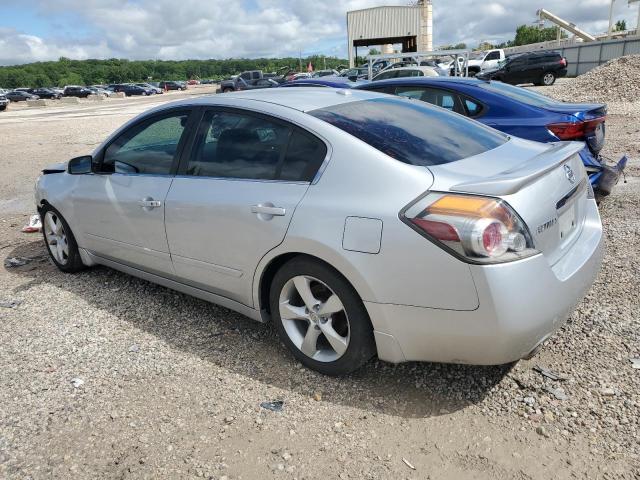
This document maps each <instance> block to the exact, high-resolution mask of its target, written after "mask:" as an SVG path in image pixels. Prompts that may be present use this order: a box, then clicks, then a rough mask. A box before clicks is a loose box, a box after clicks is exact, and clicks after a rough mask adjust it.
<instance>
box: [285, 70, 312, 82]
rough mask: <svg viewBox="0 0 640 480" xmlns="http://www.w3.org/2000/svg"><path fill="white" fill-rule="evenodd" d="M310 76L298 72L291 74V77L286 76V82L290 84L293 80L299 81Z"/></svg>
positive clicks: (309, 74)
mask: <svg viewBox="0 0 640 480" xmlns="http://www.w3.org/2000/svg"><path fill="white" fill-rule="evenodd" d="M311 77H312V75H311V73H310V72H298V73H292V74H291V75H289V76H287V78H286V80H287V81H288V82H291V81H293V80H299V79H301V78H311Z"/></svg>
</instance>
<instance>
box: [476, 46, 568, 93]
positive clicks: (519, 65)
mask: <svg viewBox="0 0 640 480" xmlns="http://www.w3.org/2000/svg"><path fill="white" fill-rule="evenodd" d="M566 75H567V59H566V58H564V57H563V56H562V55H561V54H560V53H559V52H552V51H544V52H528V53H522V54H519V55H513V56H510V57H508V58H507V59H506V60H504V61H503V62H501V63H500V64H499V65H498V66H496V68H494V69H491V70H485V71H483V72H481V73H480V74H479V75H477V76H478V78H480V79H481V80H499V81H501V82H505V83H510V84H512V85H518V84H522V83H533V84H534V85H545V86H550V85H553V84H554V83H555V81H556V78H560V77H564V76H566Z"/></svg>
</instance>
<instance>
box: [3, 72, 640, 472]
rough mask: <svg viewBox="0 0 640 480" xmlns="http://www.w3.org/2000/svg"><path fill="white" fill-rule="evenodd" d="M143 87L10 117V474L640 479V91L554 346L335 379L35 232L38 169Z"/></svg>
mask: <svg viewBox="0 0 640 480" xmlns="http://www.w3.org/2000/svg"><path fill="white" fill-rule="evenodd" d="M561 83H562V82H561ZM554 88H555V87H554ZM545 91H546V92H547V93H551V94H552V92H553V88H551V89H547V90H545ZM154 101H159V100H157V99H156V100H154ZM136 102H137V100H136V101H134V100H128V101H124V102H122V103H121V104H115V103H110V102H109V103H108V104H105V105H104V106H103V105H101V106H99V107H92V108H93V110H91V111H83V110H82V108H85V107H84V106H80V107H78V106H74V107H65V108H66V109H65V110H64V112H66V113H64V112H63V113H59V114H56V115H53V114H51V113H47V112H40V113H37V114H36V113H30V112H28V111H24V112H20V111H17V110H16V111H14V112H9V113H10V116H7V117H4V116H2V115H0V138H1V139H2V141H1V144H0V162H1V164H2V165H3V167H4V168H5V170H6V171H8V172H9V173H10V175H9V176H8V175H5V176H3V177H2V178H0V225H1V227H2V228H0V257H1V258H2V259H3V260H5V259H8V258H16V257H17V258H21V259H26V260H27V262H28V263H27V264H26V265H24V266H18V267H9V266H6V265H5V267H4V268H2V269H0V345H2V346H1V347H0V366H1V367H2V375H1V376H0V405H2V408H0V478H9V479H14V478H15V479H45V478H46V479H49V478H74V479H84V478H86V479H95V478H108V479H111V478H120V479H123V478H127V479H128V478H132V479H133V478H136V479H137V478H172V479H187V478H213V479H225V478H226V479H228V480H231V479H240V478H244V479H254V478H261V479H262V478H282V479H294V478H298V479H303V478H305V479H316V478H342V479H344V478H358V479H359V478H370V479H380V478H393V479H400V478H402V479H404V478H409V479H427V478H432V479H466V478H469V479H483V478H497V479H548V478H558V479H565V478H566V479H570V478H571V479H573V478H607V479H613V478H616V479H617V478H625V479H636V478H639V477H640V436H639V435H640V432H639V429H640V421H639V418H640V395H639V392H640V369H634V368H632V365H633V364H632V362H631V361H630V358H637V357H640V338H639V337H640V334H639V332H640V319H639V318H638V311H639V307H640V300H639V299H638V293H637V292H638V291H639V287H640V272H639V270H640V261H639V259H638V252H640V221H639V219H638V212H640V189H639V188H638V186H639V185H640V168H639V167H640V161H639V160H640V141H639V140H640V139H639V135H638V125H639V122H640V105H638V104H635V105H634V104H628V105H626V106H625V107H624V109H622V110H621V111H619V112H617V113H613V114H612V115H610V117H609V119H608V121H607V128H608V130H607V142H608V143H607V147H606V148H607V154H608V155H610V156H612V157H615V156H616V155H619V154H621V153H623V152H626V153H628V154H629V155H630V157H631V159H632V161H631V164H630V166H629V173H628V175H627V183H626V184H623V183H621V184H620V185H618V188H617V190H616V191H615V192H614V194H613V195H612V196H610V197H608V198H607V199H606V200H605V201H604V202H603V204H602V217H603V222H604V225H605V231H606V237H607V253H606V256H605V260H604V265H603V269H602V272H601V274H600V276H599V277H598V279H597V281H596V283H595V285H594V286H593V288H592V289H591V291H590V292H589V294H588V296H587V297H586V298H585V300H584V301H582V302H581V303H580V305H579V306H578V308H577V310H576V311H575V313H574V314H573V315H572V317H571V319H570V321H569V322H568V323H567V324H566V325H565V326H564V327H563V328H562V329H561V330H560V331H559V332H558V333H557V334H556V335H555V336H554V337H553V338H552V339H551V340H550V341H549V342H548V344H547V345H546V347H545V348H544V349H543V350H542V352H541V353H540V354H539V355H538V356H537V357H536V358H534V359H533V360H530V361H522V362H520V363H518V364H516V365H515V366H512V367H470V366H457V365H443V364H418V363H410V364H404V365H398V366H393V365H389V364H385V363H382V362H375V361H374V362H371V363H370V364H368V365H367V366H366V367H365V368H363V369H362V370H361V371H358V372H357V373H356V374H354V375H351V376H349V377H346V378H341V379H334V378H327V377H323V376H321V375H319V374H316V373H314V372H311V371H309V370H306V369H304V368H302V367H301V366H300V365H299V364H296V362H295V361H294V360H293V359H292V357H291V356H290V355H289V354H288V353H287V352H286V351H285V349H284V347H283V346H282V345H281V344H280V343H279V342H278V340H277V337H276V335H275V332H274V330H273V329H272V327H271V326H270V325H263V324H259V323H255V322H252V321H251V320H248V319H246V318H244V317H242V316H240V315H238V314H236V313H234V312H231V311H229V310H226V309H224V308H221V307H217V306H215V305H211V304H207V303H205V302H202V301H200V300H197V299H193V298H190V297H187V296H185V295H182V294H179V293H176V292H173V291H171V290H167V289H165V288H163V287H159V286H156V285H153V284H150V283H148V282H145V281H142V280H138V279H135V278H132V277H128V276H126V275H124V274H121V273H118V272H115V271H113V270H109V269H107V268H95V269H91V270H88V271H85V272H83V273H81V274H78V275H65V274H62V273H60V272H58V271H57V270H56V269H55V268H54V267H53V266H52V265H51V263H50V262H49V260H48V257H47V255H46V252H45V248H44V245H43V243H42V241H41V238H40V236H39V234H31V235H29V234H23V233H20V228H21V227H22V225H24V224H25V223H26V221H27V218H28V215H27V214H28V213H30V211H31V208H32V207H31V205H30V203H29V202H30V201H31V200H30V197H31V189H32V185H33V180H34V178H35V177H36V176H37V174H38V171H39V169H40V168H42V167H43V166H44V165H46V164H48V163H51V162H55V161H61V160H65V159H67V158H69V157H71V156H74V155H76V154H82V153H88V152H89V151H90V150H92V149H93V147H94V145H95V144H96V143H98V142H99V141H100V139H102V138H103V137H104V136H106V135H107V134H108V133H109V132H110V131H112V130H113V129H114V128H116V127H117V126H118V125H120V124H121V123H122V122H124V121H125V120H126V119H128V118H130V117H131V115H133V114H134V113H136V112H137V111H138V110H140V109H142V108H143V107H144V106H145V105H146V104H144V105H143V104H142V103H139V102H138V103H136ZM625 109H626V110H625ZM83 112H84V113H83ZM27 115H29V117H28V120H29V121H26V120H25V118H27V117H26V116H27ZM11 302H13V303H11ZM535 366H539V367H542V368H544V369H548V370H551V371H553V372H556V373H557V374H558V376H559V377H560V378H557V377H556V378H557V379H551V378H548V377H546V376H543V375H542V374H540V373H539V372H537V371H536V370H534V367H535ZM272 401H283V402H284V404H283V407H282V411H271V410H268V409H265V408H263V407H261V403H262V402H272Z"/></svg>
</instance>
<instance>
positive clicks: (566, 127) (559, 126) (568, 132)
mask: <svg viewBox="0 0 640 480" xmlns="http://www.w3.org/2000/svg"><path fill="white" fill-rule="evenodd" d="M606 119H607V117H599V118H594V119H593V120H587V121H586V122H581V121H578V122H561V123H551V124H549V125H547V128H548V129H549V131H550V132H551V133H553V134H554V135H555V136H556V137H558V138H559V139H560V140H578V139H582V138H584V137H586V136H587V135H589V134H590V133H591V132H593V131H594V130H595V129H596V127H597V126H598V125H599V124H601V123H603V122H604V121H605V120H606Z"/></svg>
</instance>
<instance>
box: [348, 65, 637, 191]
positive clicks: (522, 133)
mask: <svg viewBox="0 0 640 480" xmlns="http://www.w3.org/2000/svg"><path fill="white" fill-rule="evenodd" d="M356 88H357V89H362V90H373V91H377V92H383V93H389V94H392V95H399V96H404V97H409V98H414V99H416V100H422V101H425V102H428V103H431V104H434V105H437V106H439V107H443V108H446V109H448V110H451V111H454V112H457V113H459V114H462V115H465V116H467V117H471V118H473V119H475V120H478V121H479V122H482V123H484V124H486V125H489V126H491V127H493V128H495V129H497V130H500V131H503V132H505V133H507V134H509V135H513V136H516V137H521V138H525V139H528V140H535V141H538V142H557V141H558V140H575V141H583V142H585V148H584V149H583V150H582V151H581V152H580V157H581V159H582V162H583V163H584V165H585V168H586V169H587V172H588V173H589V179H590V181H591V185H593V187H594V189H596V190H598V193H599V194H600V195H608V194H609V193H611V190H612V188H613V186H614V185H615V184H616V183H617V181H618V178H619V177H620V174H621V173H622V171H623V170H624V168H625V166H626V163H627V158H626V156H625V157H622V158H621V159H620V160H619V161H618V162H617V164H616V165H615V166H608V165H605V164H604V161H603V160H602V158H601V156H600V151H601V149H602V147H603V146H604V134H605V119H606V113H607V107H606V105H604V104H599V103H593V104H592V103H563V102H559V101H557V100H553V99H551V98H549V97H546V96H544V95H540V94H538V93H536V92H533V91H531V90H528V89H525V88H522V87H514V86H512V85H508V84H506V83H502V82H497V81H482V80H477V79H471V78H459V77H413V78H400V79H394V80H382V81H378V82H373V83H368V84H366V85H359V86H357V87H356Z"/></svg>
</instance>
